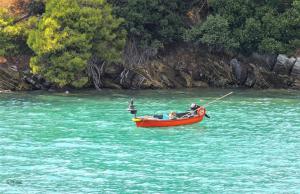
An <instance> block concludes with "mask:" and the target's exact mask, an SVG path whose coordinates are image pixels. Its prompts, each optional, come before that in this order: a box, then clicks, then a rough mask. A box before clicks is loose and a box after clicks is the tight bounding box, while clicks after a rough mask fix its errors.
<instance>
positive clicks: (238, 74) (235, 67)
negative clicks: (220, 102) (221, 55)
mask: <svg viewBox="0 0 300 194" xmlns="http://www.w3.org/2000/svg"><path fill="white" fill-rule="evenodd" d="M230 66H231V68H232V72H233V75H234V77H235V78H236V80H237V81H238V84H240V85H242V84H244V82H245V81H246V78H247V71H246V70H245V68H243V66H242V65H241V63H240V62H239V61H238V60H237V59H235V58H234V59H232V60H231V61H230Z"/></svg>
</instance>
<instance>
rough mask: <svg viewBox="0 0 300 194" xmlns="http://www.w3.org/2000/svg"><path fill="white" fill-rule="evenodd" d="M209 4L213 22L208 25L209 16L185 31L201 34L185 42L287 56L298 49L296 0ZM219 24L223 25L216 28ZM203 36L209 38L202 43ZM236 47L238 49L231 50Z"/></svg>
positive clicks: (213, 0) (299, 16)
mask: <svg viewBox="0 0 300 194" xmlns="http://www.w3.org/2000/svg"><path fill="white" fill-rule="evenodd" d="M209 4H210V6H211V7H212V9H213V14H215V16H214V21H215V22H211V20H212V16H209V17H208V18H207V21H206V22H204V23H203V24H198V25H197V26H195V27H194V28H193V29H191V30H188V31H187V34H189V33H191V32H193V31H198V32H200V31H201V33H200V34H201V36H198V39H197V38H196V39H195V38H194V39H189V40H192V41H197V40H198V41H200V42H202V43H207V44H209V45H212V44H213V45H220V44H223V47H224V48H236V49H235V50H237V51H239V52H243V53H251V52H253V51H260V52H262V53H287V52H291V51H293V50H295V49H296V48H297V47H299V39H300V3H299V0H294V1H292V0H270V1H259V0H210V1H209ZM217 18H219V19H217ZM221 18H222V19H221ZM217 20H219V21H217ZM222 20H223V21H222ZM208 22H209V23H210V24H209V25H207V23H208ZM221 22H224V24H223V26H222V25H221V24H220V25H217V23H221ZM225 24H226V25H225ZM204 28H206V31H204V30H203V29H204ZM222 28H223V29H222ZM197 29H198V30H197ZM200 29H201V30H200ZM199 30H200V31H199ZM186 36H189V35H186ZM223 36H225V37H226V38H224V37H223ZM203 37H211V38H210V39H207V41H205V40H204V38H203ZM225 39H227V40H230V41H226V40H225ZM232 43H234V44H233V45H234V46H233V45H232ZM237 45H239V47H235V46H237Z"/></svg>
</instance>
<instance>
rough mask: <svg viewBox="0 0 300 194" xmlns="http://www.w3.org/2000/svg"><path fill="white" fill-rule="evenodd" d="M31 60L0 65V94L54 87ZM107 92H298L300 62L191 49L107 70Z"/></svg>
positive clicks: (173, 50)
mask: <svg viewBox="0 0 300 194" xmlns="http://www.w3.org/2000/svg"><path fill="white" fill-rule="evenodd" d="M28 61H29V58H28V57H18V58H11V59H8V60H7V62H6V63H5V64H2V65H0V89H8V90H28V89H46V90H48V89H49V88H51V84H50V83H48V82H46V81H45V80H44V79H43V78H42V77H41V76H37V75H34V76H33V75H30V74H29V70H28ZM101 79H102V82H103V86H104V88H114V89H122V88H123V89H149V88H152V89H158V88H191V87H200V88H201V87H202V88H207V87H221V88H236V87H241V88H257V89H262V88H263V89H264V88H295V89H300V58H295V57H290V58H289V57H287V56H286V55H278V56H271V55H259V54H253V55H252V56H251V57H243V56H230V55H225V54H224V53H214V54H213V53H209V52H208V51H207V49H205V48H202V49H197V48H193V47H189V46H187V45H182V46H177V47H173V48H169V49H167V51H166V52H164V53H163V54H161V55H160V56H159V57H157V58H156V59H155V60H152V61H150V62H148V63H147V64H142V65H139V66H134V65H133V66H131V67H124V66H123V65H120V64H115V65H106V66H104V68H103V72H102V74H101Z"/></svg>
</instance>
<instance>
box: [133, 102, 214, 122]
mask: <svg viewBox="0 0 300 194" xmlns="http://www.w3.org/2000/svg"><path fill="white" fill-rule="evenodd" d="M128 111H130V113H131V114H134V118H133V119H132V121H133V122H135V123H136V126H137V127H172V126H179V125H190V124H194V123H198V122H201V121H202V120H203V117H204V116H206V117H208V118H209V116H208V115H207V114H206V109H205V108H204V107H201V106H198V105H196V104H192V107H191V110H189V111H188V112H184V113H175V112H172V113H170V114H169V115H168V116H166V117H165V116H164V115H153V116H143V117H136V113H137V110H136V109H135V107H134V105H133V100H131V102H130V105H129V107H128Z"/></svg>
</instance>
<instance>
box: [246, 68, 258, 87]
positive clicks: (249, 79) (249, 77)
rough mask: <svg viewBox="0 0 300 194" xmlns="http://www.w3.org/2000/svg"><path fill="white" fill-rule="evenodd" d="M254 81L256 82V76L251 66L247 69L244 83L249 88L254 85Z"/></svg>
mask: <svg viewBox="0 0 300 194" xmlns="http://www.w3.org/2000/svg"><path fill="white" fill-rule="evenodd" d="M255 82H256V76H255V73H254V68H253V67H252V68H250V69H249V70H248V75H247V79H246V81H245V83H244V85H245V86H247V87H249V88H252V87H253V86H254V84H255Z"/></svg>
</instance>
